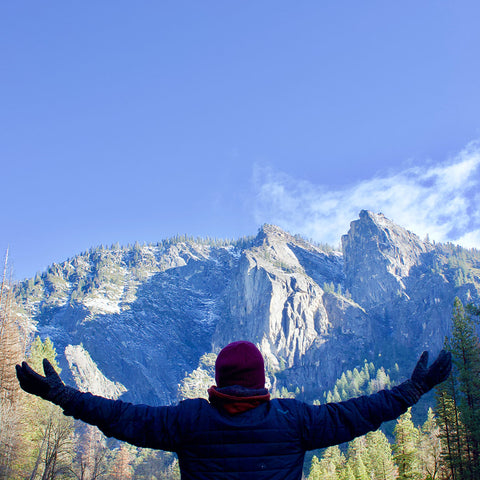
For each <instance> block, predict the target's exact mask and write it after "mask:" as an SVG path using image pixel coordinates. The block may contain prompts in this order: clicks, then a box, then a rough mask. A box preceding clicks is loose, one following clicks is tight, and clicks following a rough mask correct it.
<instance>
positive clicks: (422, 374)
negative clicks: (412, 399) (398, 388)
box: [410, 350, 452, 394]
mask: <svg viewBox="0 0 480 480" xmlns="http://www.w3.org/2000/svg"><path fill="white" fill-rule="evenodd" d="M427 365H428V352H423V353H422V355H421V356H420V359H419V360H418V362H417V365H416V367H415V369H414V370H413V373H412V377H411V378H410V380H411V381H412V382H413V383H414V384H415V386H416V387H417V388H418V389H419V390H420V392H421V393H422V394H424V393H426V392H428V391H429V390H431V389H432V388H433V387H434V386H435V385H438V384H439V383H442V382H443V381H445V380H446V379H447V377H448V376H449V375H450V371H451V370H452V354H451V353H450V352H447V351H445V350H442V351H441V352H440V353H439V355H438V357H437V359H436V360H435V361H434V362H433V363H432V364H431V365H430V367H428V366H427Z"/></svg>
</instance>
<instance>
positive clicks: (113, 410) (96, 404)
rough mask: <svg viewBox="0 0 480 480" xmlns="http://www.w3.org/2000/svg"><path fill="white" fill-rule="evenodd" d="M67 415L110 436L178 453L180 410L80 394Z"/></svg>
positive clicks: (77, 394)
mask: <svg viewBox="0 0 480 480" xmlns="http://www.w3.org/2000/svg"><path fill="white" fill-rule="evenodd" d="M62 407H63V410H64V414H65V415H68V416H72V417H74V418H76V419H77V420H82V421H84V422H86V423H89V424H90V425H96V426H97V427H98V428H99V429H100V430H101V431H102V432H103V433H104V434H105V435H106V436H107V437H115V438H117V439H118V440H123V441H125V442H128V443H131V444H132V445H136V446H138V447H147V448H155V449H160V450H168V451H176V450H177V447H178V444H179V436H180V431H179V427H178V417H179V407H178V406H168V407H151V406H148V405H133V404H131V403H126V402H123V401H121V400H110V399H107V398H103V397H100V396H96V395H92V394H91V393H82V392H77V393H76V395H75V396H74V397H73V398H71V399H70V400H69V401H68V403H67V404H66V405H63V406H62Z"/></svg>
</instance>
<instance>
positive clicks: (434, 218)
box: [254, 142, 480, 248]
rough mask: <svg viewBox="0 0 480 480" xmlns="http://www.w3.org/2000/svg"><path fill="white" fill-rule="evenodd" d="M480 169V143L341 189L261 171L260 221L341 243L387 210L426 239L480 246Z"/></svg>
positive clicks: (257, 209)
mask: <svg viewBox="0 0 480 480" xmlns="http://www.w3.org/2000/svg"><path fill="white" fill-rule="evenodd" d="M479 165H480V144H479V143H476V142H474V143H471V144H469V145H468V146H467V147H466V148H465V149H464V150H463V151H461V152H460V153H459V154H458V155H457V156H456V157H455V158H453V159H451V160H449V161H447V162H445V163H442V164H435V165H427V166H422V167H419V166H416V167H411V168H408V169H405V170H403V171H400V172H397V173H394V174H391V175H389V176H383V177H376V178H373V179H368V180H363V181H361V182H359V183H357V184H355V185H350V186H347V187H345V188H342V189H336V190H334V189H329V188H328V187H327V186H326V185H315V184H312V183H310V182H306V181H304V180H296V179H294V178H292V177H290V176H288V175H286V174H284V173H282V172H275V171H273V170H272V169H270V168H263V167H256V171H255V174H254V179H255V185H256V194H257V195H256V204H255V220H256V222H257V223H259V224H262V223H273V224H276V225H279V226H281V227H282V228H284V229H286V230H288V231H290V232H292V233H302V234H304V235H306V236H307V237H311V238H313V239H315V240H318V241H322V242H328V243H331V244H334V245H337V244H339V241H340V237H341V235H343V234H345V233H347V231H348V229H349V224H350V222H351V221H352V220H355V219H356V218H358V213H359V211H360V210H363V209H365V210H371V211H373V212H382V213H383V214H385V215H386V216H387V217H388V218H390V219H391V220H393V221H394V222H396V223H397V224H399V225H402V226H404V227H406V228H407V229H409V230H411V231H412V232H414V233H416V234H417V235H419V236H421V237H423V236H425V235H426V234H428V235H429V236H430V239H432V240H436V241H440V242H446V241H452V242H455V243H459V244H461V245H464V246H465V247H476V248H480V213H479V211H478V208H477V206H478V204H479V200H480V195H479V194H478V193H477V192H479V191H480V188H479V187H480V176H479V174H478V167H479Z"/></svg>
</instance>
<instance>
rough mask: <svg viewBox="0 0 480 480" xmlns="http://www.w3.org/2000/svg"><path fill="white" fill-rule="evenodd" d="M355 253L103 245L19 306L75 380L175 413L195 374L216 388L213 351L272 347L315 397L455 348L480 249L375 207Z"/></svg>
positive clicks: (356, 235)
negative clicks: (460, 309) (456, 320)
mask: <svg viewBox="0 0 480 480" xmlns="http://www.w3.org/2000/svg"><path fill="white" fill-rule="evenodd" d="M342 250H343V251H341V252H340V251H335V250H334V249H331V248H327V247H325V246H319V245H314V244H312V243H310V242H307V241H305V240H304V239H302V238H301V237H299V236H297V235H295V236H294V235H291V234H289V233H287V232H285V231H283V230H282V229H280V228H278V227H276V226H273V225H264V226H263V227H262V228H261V229H260V230H259V232H258V234H257V235H256V236H255V237H251V238H248V239H242V240H239V241H236V242H218V241H205V240H192V239H186V238H182V237H179V238H176V239H172V240H169V241H163V242H159V243H158V244H157V245H148V246H140V245H135V246H133V247H132V246H129V247H123V248H121V247H119V246H112V247H110V248H105V247H100V248H96V249H91V250H90V251H89V252H85V253H83V254H80V255H78V256H76V257H75V258H73V259H70V260H68V261H66V262H64V263H62V264H54V265H52V266H51V267H50V268H49V269H48V270H47V271H46V272H45V273H44V274H42V275H39V276H37V277H36V279H30V280H28V281H25V282H23V283H21V284H19V285H18V286H17V288H16V296H17V303H18V305H19V308H20V313H21V314H22V315H23V316H24V317H25V318H30V319H32V321H33V324H34V325H35V328H36V330H37V333H38V334H39V335H40V336H41V337H42V338H44V337H46V336H49V337H50V338H51V339H52V340H53V342H54V344H55V346H56V349H57V353H58V355H59V360H60V364H61V366H62V368H63V372H62V376H63V377H64V378H65V380H66V381H67V382H69V383H71V384H74V383H75V384H77V386H78V387H79V388H81V389H83V390H91V391H94V392H95V393H98V394H101V395H105V396H110V397H120V398H122V399H127V400H130V401H136V402H145V403H150V404H169V403H173V402H176V401H177V400H178V399H179V384H181V383H182V382H183V380H184V378H185V376H186V375H189V374H191V373H192V372H194V371H195V372H196V374H195V375H196V376H198V378H202V379H203V380H202V381H205V378H208V377H205V375H203V374H199V369H200V370H201V369H202V368H203V367H202V365H201V361H200V360H201V357H202V356H203V355H204V354H206V353H210V352H213V353H217V352H218V351H219V350H220V348H222V347H223V346H224V345H226V344H227V343H229V342H231V341H234V340H239V339H246V340H250V341H252V342H254V343H256V344H257V345H258V346H259V348H260V349H261V350H262V353H263V355H264V357H265V360H266V367H267V376H268V382H269V385H271V387H272V389H277V390H278V389H280V388H281V387H286V388H287V389H289V390H291V391H294V390H295V389H296V387H298V388H299V391H300V393H298V392H297V393H298V395H299V396H300V397H303V398H305V399H307V400H312V399H314V398H321V395H322V393H323V391H324V390H325V389H329V388H331V386H332V384H333V382H334V381H335V379H336V378H338V377H339V376H340V375H341V373H342V372H343V371H344V370H345V369H353V368H354V367H361V366H362V365H363V362H364V360H368V361H373V362H374V363H375V364H376V365H377V366H378V367H379V366H382V365H383V366H385V367H386V368H393V366H394V364H395V363H398V364H399V365H401V369H400V374H405V375H406V374H408V373H409V371H410V368H411V367H412V365H413V362H414V361H415V359H416V357H417V355H418V354H419V353H420V352H421V351H422V350H423V349H429V350H431V351H432V352H433V353H436V352H437V351H438V350H439V349H440V348H441V346H442V344H443V341H444V337H445V335H446V334H447V333H448V331H449V328H450V317H451V310H452V306H453V300H454V298H455V296H459V297H460V298H461V300H462V301H464V302H468V301H473V302H476V301H478V298H479V283H480V278H479V276H478V272H480V254H479V253H478V252H475V251H469V250H465V249H461V248H459V247H455V246H452V245H439V244H437V245H434V244H431V243H429V242H427V241H422V240H421V239H419V238H418V237H417V236H416V235H415V234H413V233H411V232H408V231H407V230H405V229H404V228H402V227H400V226H398V225H395V224H394V223H393V222H391V221H390V220H388V219H387V218H385V217H384V216H383V215H381V214H373V213H371V212H367V211H362V212H361V213H360V216H359V219H357V220H355V221H353V222H352V223H351V226H350V230H349V232H348V233H347V234H346V235H344V236H343V238H342ZM202 358H205V357H202ZM199 362H200V363H199ZM190 383H192V378H190ZM184 387H185V385H184ZM181 390H182V391H185V388H183V389H181Z"/></svg>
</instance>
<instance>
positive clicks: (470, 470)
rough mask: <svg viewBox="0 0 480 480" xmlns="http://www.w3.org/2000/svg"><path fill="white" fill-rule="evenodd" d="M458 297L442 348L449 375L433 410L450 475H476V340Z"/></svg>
mask: <svg viewBox="0 0 480 480" xmlns="http://www.w3.org/2000/svg"><path fill="white" fill-rule="evenodd" d="M469 311H473V312H474V313H475V312H476V311H477V307H474V306H471V307H469V308H468V309H467V310H465V308H464V307H463V304H462V302H461V301H460V299H458V298H456V299H455V302H454V311H453V316H452V321H453V328H452V335H451V337H450V338H449V339H447V340H446V342H445V347H446V348H447V349H448V350H450V351H451V352H452V358H453V364H454V369H453V374H452V375H451V377H450V379H449V380H448V381H447V382H445V383H444V384H443V385H440V386H439V387H438V388H437V389H436V399H437V402H436V412H437V415H438V417H439V423H440V428H441V438H442V441H443V443H444V446H445V461H446V463H447V466H448V470H449V471H450V473H451V475H452V477H453V478H462V479H467V480H470V479H471V480H474V479H477V478H480V341H479V336H478V334H477V332H476V328H475V322H474V321H473V320H472V318H471V316H470V314H469Z"/></svg>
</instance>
